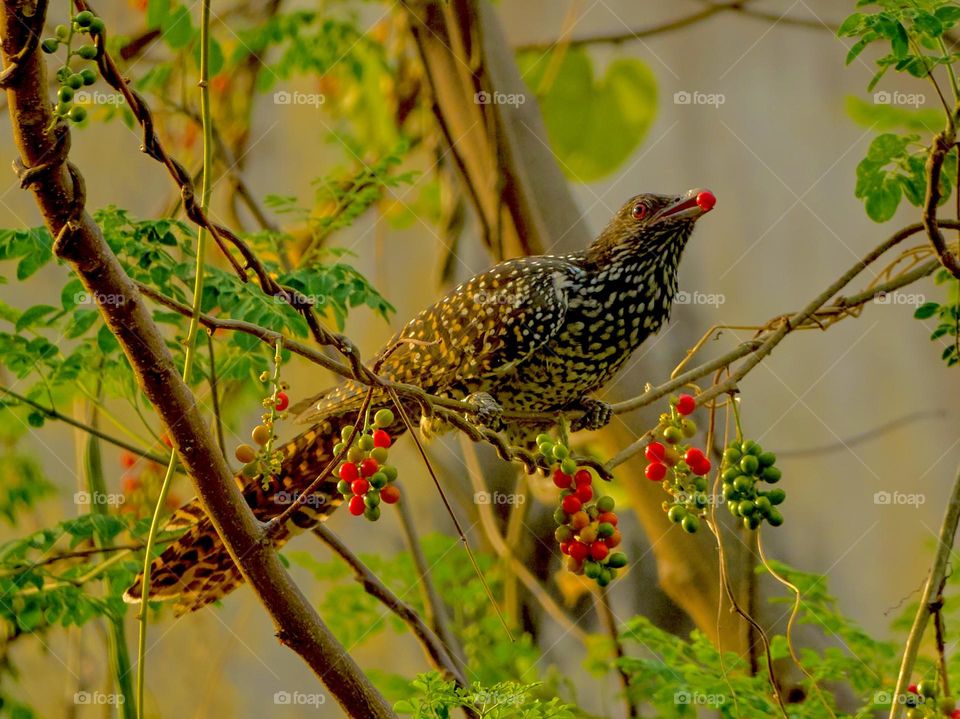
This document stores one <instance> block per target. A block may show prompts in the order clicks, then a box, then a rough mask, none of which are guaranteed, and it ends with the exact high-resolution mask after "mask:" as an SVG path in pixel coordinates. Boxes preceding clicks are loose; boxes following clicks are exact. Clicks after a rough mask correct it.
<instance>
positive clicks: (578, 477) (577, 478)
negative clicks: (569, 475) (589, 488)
mask: <svg viewBox="0 0 960 719" xmlns="http://www.w3.org/2000/svg"><path fill="white" fill-rule="evenodd" d="M573 481H574V484H576V485H577V486H578V487H579V486H581V485H584V484H590V483H591V482H593V475H592V474H590V472H588V471H587V470H585V469H579V470H577V473H576V474H575V475H573Z"/></svg>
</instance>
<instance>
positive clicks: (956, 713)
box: [950, 709, 960, 719]
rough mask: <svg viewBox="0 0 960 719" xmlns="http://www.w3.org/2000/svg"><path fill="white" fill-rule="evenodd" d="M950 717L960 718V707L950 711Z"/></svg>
mask: <svg viewBox="0 0 960 719" xmlns="http://www.w3.org/2000/svg"><path fill="white" fill-rule="evenodd" d="M950 719H960V709H954V710H953V711H952V712H950Z"/></svg>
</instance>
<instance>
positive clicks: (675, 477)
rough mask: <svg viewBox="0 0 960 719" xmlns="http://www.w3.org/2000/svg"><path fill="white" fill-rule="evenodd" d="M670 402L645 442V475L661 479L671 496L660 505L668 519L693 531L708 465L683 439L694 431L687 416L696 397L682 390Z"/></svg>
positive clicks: (702, 511)
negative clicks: (652, 438)
mask: <svg viewBox="0 0 960 719" xmlns="http://www.w3.org/2000/svg"><path fill="white" fill-rule="evenodd" d="M670 404H671V408H670V412H665V413H663V414H662V415H660V422H659V424H657V427H656V429H655V430H654V431H653V435H654V440H653V441H652V442H650V444H648V445H647V449H646V452H645V454H646V457H647V462H648V464H647V469H646V476H647V479H649V480H650V481H652V482H662V483H663V489H664V491H665V492H667V494H669V495H670V496H671V497H672V498H673V501H669V502H668V501H665V502H664V503H663V505H662V506H663V511H664V512H666V513H667V516H668V517H669V518H670V521H671V522H674V523H676V524H679V525H680V526H682V527H683V528H684V530H686V531H687V532H689V533H691V534H693V533H694V532H696V531H697V529H699V528H700V518H701V517H702V516H704V514H706V508H707V504H708V503H709V501H708V495H707V475H708V474H709V473H710V469H711V465H710V460H709V459H707V457H706V455H705V454H704V453H703V450H702V449H700V448H698V447H691V446H689V445H688V444H687V443H686V442H685V440H688V439H690V438H692V437H693V436H695V435H696V434H697V425H696V423H695V422H694V421H693V420H692V419H690V418H689V417H688V415H690V414H692V413H693V411H694V410H695V409H696V408H697V401H696V400H695V399H694V398H693V397H692V396H691V395H689V394H682V395H680V396H679V397H674V398H671V400H670Z"/></svg>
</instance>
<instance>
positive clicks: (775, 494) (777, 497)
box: [766, 487, 787, 505]
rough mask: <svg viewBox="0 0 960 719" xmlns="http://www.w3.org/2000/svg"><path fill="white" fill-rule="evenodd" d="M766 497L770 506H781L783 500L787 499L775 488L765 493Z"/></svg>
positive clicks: (784, 494)
mask: <svg viewBox="0 0 960 719" xmlns="http://www.w3.org/2000/svg"><path fill="white" fill-rule="evenodd" d="M766 497H767V499H769V500H770V504H773V505H777V504H783V500H785V499H786V498H787V493H786V492H784V491H783V490H782V489H780V488H779V487H777V488H776V489H771V490H770V491H769V492H767V493H766Z"/></svg>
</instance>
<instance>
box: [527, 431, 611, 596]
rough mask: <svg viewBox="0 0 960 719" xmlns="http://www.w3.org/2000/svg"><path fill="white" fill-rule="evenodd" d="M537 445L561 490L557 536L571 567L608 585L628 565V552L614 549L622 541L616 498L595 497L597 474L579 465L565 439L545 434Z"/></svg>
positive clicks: (555, 535) (557, 514) (577, 572)
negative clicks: (557, 439) (594, 476)
mask: <svg viewBox="0 0 960 719" xmlns="http://www.w3.org/2000/svg"><path fill="white" fill-rule="evenodd" d="M537 446H538V447H539V448H540V454H541V455H542V456H543V457H544V459H546V460H547V462H548V463H550V465H551V469H552V470H553V483H554V484H555V485H556V486H557V487H558V488H559V489H560V506H559V507H557V510H556V511H555V512H554V513H553V518H554V520H555V521H556V523H557V525H558V526H557V529H556V531H555V532H554V537H556V540H557V542H559V544H560V552H561V553H562V554H564V555H566V557H567V561H566V564H567V569H569V570H570V571H571V572H573V573H574V574H582V575H584V576H586V577H587V578H588V579H593V580H595V581H596V582H597V584H598V585H600V586H601V587H605V586H607V585H608V584H610V582H612V581H613V580H614V579H615V578H616V576H617V570H618V569H621V568H623V567H625V566H627V555H626V554H624V553H623V552H611V551H610V550H611V549H613V548H614V547H617V546H619V544H620V542H621V541H622V537H621V536H620V530H619V529H617V524H618V523H619V521H620V520H619V518H618V517H617V513H616V512H614V511H613V510H614V506H615V503H614V500H613V497H610V496H602V497H598V498H597V499H596V500H594V494H593V473H592V472H591V471H590V470H589V469H587V468H586V467H581V466H579V465H578V464H577V461H576V460H575V459H573V458H572V457H571V456H570V449H569V448H568V447H567V446H566V445H565V444H564V443H563V442H554V441H553V438H552V437H551V436H550V435H548V434H541V435H540V436H539V437H537Z"/></svg>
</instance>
